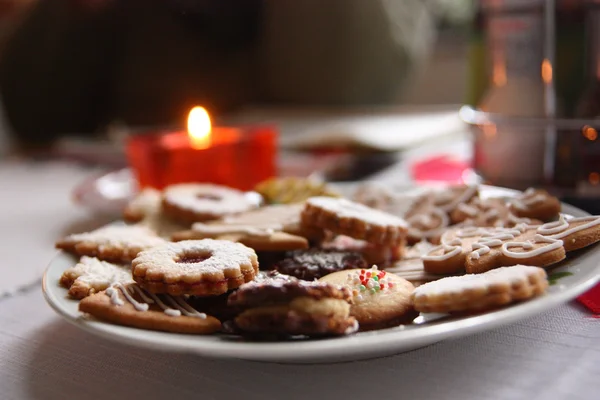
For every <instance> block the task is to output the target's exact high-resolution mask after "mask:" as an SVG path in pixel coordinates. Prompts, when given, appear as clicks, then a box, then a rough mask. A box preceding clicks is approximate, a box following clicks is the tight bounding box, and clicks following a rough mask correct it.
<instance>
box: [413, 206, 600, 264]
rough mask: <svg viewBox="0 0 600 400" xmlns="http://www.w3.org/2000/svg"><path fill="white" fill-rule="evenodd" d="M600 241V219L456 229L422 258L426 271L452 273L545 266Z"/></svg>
mask: <svg viewBox="0 0 600 400" xmlns="http://www.w3.org/2000/svg"><path fill="white" fill-rule="evenodd" d="M599 240H600V216H589V217H580V218H571V219H566V218H565V217H564V216H562V215H561V217H560V218H559V220H558V221H556V222H549V223H547V224H544V225H541V226H530V225H525V224H520V225H517V226H515V227H513V228H478V227H471V228H455V229H451V230H449V231H448V232H446V233H445V234H444V236H443V237H442V244H441V245H440V246H437V247H436V248H434V249H432V250H431V251H430V252H429V253H428V254H427V255H425V256H423V257H422V258H423V264H424V268H425V271H427V272H429V273H434V274H452V273H457V272H461V271H465V270H466V272H467V273H482V272H485V271H488V270H490V269H493V268H497V267H501V266H509V265H515V264H521V263H522V264H527V265H533V266H539V267H547V266H549V265H552V264H555V263H557V262H559V261H561V260H563V259H564V258H565V256H566V251H572V250H577V249H581V248H583V247H586V246H589V245H591V244H593V243H596V242H598V241H599Z"/></svg>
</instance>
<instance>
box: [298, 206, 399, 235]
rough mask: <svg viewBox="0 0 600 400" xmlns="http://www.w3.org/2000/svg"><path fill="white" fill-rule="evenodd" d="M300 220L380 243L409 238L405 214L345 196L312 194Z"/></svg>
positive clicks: (314, 225) (307, 224)
mask: <svg viewBox="0 0 600 400" xmlns="http://www.w3.org/2000/svg"><path fill="white" fill-rule="evenodd" d="M301 224H302V225H303V226H305V227H316V228H321V229H324V230H328V231H331V232H333V233H336V234H340V235H346V236H350V237H353V238H355V239H360V240H364V241H366V242H369V243H373V244H379V245H391V246H396V245H399V244H400V243H403V242H404V241H405V238H406V233H407V230H408V224H407V223H406V221H404V220H403V219H402V218H399V217H396V216H394V215H391V214H388V213H385V212H383V211H379V210H375V209H373V208H370V207H367V206H365V205H362V204H359V203H355V202H353V201H350V200H347V199H343V198H332V197H311V198H310V199H308V200H307V201H306V203H305V206H304V210H303V211H302V216H301Z"/></svg>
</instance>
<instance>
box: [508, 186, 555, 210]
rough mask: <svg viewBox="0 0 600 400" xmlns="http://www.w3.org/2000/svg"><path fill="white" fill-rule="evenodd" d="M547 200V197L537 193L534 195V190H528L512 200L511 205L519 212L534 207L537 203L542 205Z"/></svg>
mask: <svg viewBox="0 0 600 400" xmlns="http://www.w3.org/2000/svg"><path fill="white" fill-rule="evenodd" d="M547 199H548V196H546V195H545V194H541V193H538V194H536V191H535V189H533V188H529V189H527V190H526V191H525V192H523V194H522V195H521V196H519V197H517V198H515V199H514V200H513V204H514V206H515V207H516V208H518V209H520V210H526V209H528V208H529V207H531V206H534V205H536V204H539V203H543V202H544V201H546V200H547Z"/></svg>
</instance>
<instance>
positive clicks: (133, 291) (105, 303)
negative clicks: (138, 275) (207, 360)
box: [79, 283, 221, 334]
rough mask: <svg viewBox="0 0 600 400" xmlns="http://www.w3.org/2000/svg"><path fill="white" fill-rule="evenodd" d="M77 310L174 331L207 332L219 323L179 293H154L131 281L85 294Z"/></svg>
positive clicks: (117, 320)
mask: <svg viewBox="0 0 600 400" xmlns="http://www.w3.org/2000/svg"><path fill="white" fill-rule="evenodd" d="M79 311H81V312H84V313H87V314H90V315H92V316H94V317H96V318H98V319H101V320H104V321H107V322H112V323H114V324H118V325H125V326H132V327H135V328H141V329H150V330H157V331H166V332H175V333H194V334H210V333H214V332H217V331H219V329H220V328H221V323H220V322H219V320H217V319H216V318H214V317H211V316H208V315H206V314H204V313H201V312H199V311H198V310H196V309H194V308H193V307H192V306H191V305H190V304H189V302H188V299H187V298H186V297H183V296H170V295H164V294H163V295H156V294H152V293H149V292H147V291H145V290H143V289H142V288H140V287H139V286H138V285H137V284H135V283H130V284H121V283H117V284H115V285H113V286H110V287H108V288H107V289H106V290H104V291H102V292H99V293H96V294H94V295H91V296H89V297H86V298H85V299H83V300H81V302H80V303H79Z"/></svg>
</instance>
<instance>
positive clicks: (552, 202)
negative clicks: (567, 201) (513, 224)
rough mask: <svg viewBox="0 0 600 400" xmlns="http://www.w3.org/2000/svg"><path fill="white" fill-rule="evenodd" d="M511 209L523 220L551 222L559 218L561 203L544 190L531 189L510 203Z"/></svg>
mask: <svg viewBox="0 0 600 400" xmlns="http://www.w3.org/2000/svg"><path fill="white" fill-rule="evenodd" d="M510 209H511V211H512V212H513V213H514V214H515V215H516V216H517V217H521V218H534V219H539V220H542V221H546V222H547V221H551V220H553V219H555V218H556V217H558V215H559V213H560V210H561V205H560V201H559V200H558V199H557V198H556V197H554V196H552V195H550V194H549V193H548V192H547V191H545V190H543V189H533V188H529V189H527V190H526V191H525V192H523V194H521V195H519V196H516V197H514V198H513V199H511V201H510Z"/></svg>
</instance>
